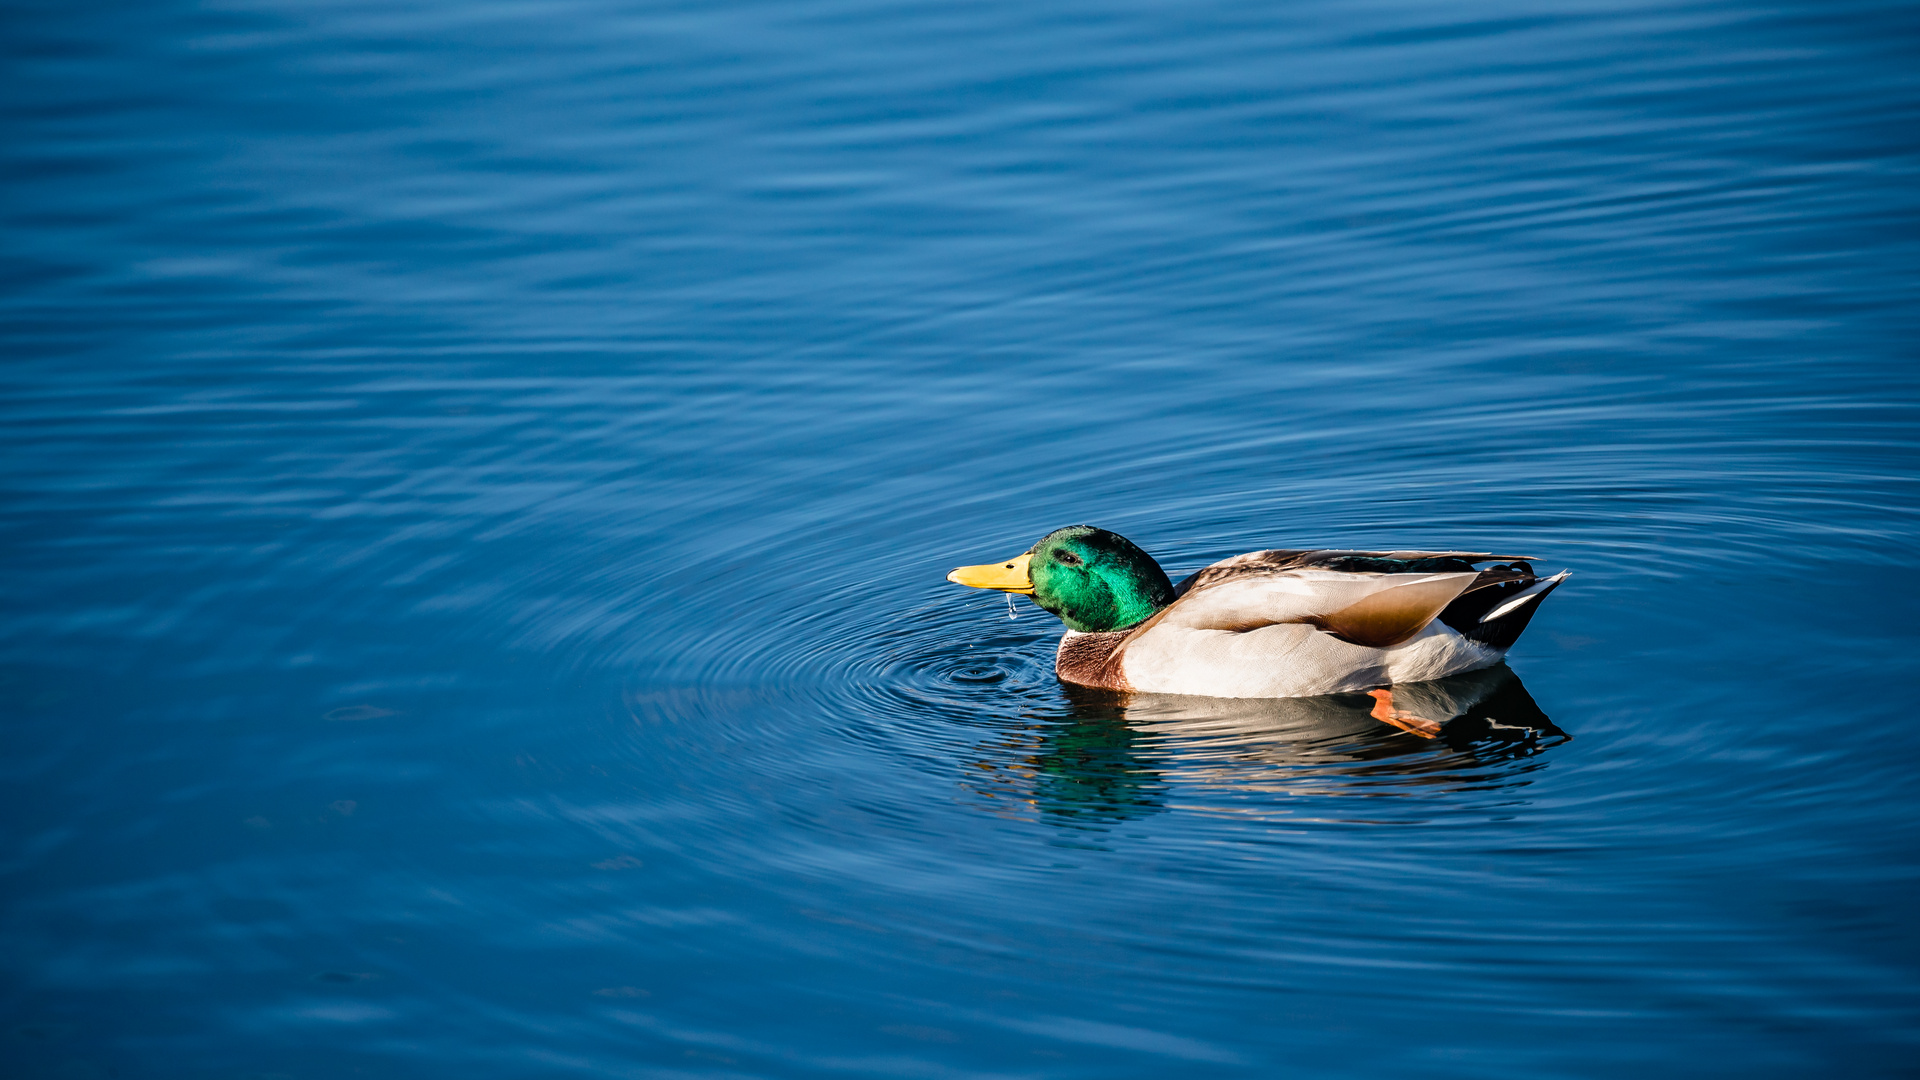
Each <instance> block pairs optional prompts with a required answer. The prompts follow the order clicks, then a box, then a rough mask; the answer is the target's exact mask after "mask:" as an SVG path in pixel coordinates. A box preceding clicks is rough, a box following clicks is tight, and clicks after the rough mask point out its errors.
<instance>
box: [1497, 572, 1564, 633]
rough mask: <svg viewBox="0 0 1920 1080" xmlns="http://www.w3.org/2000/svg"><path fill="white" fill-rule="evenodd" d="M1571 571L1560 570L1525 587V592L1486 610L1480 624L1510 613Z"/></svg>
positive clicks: (1558, 582)
mask: <svg viewBox="0 0 1920 1080" xmlns="http://www.w3.org/2000/svg"><path fill="white" fill-rule="evenodd" d="M1571 572H1572V571H1569V570H1562V571H1560V572H1559V573H1557V574H1555V575H1553V576H1552V577H1550V578H1547V579H1545V580H1543V581H1538V582H1535V583H1534V584H1533V586H1532V587H1531V588H1529V589H1527V590H1526V591H1525V592H1522V593H1521V594H1520V595H1518V596H1515V597H1514V598H1512V599H1511V600H1508V601H1507V602H1505V603H1503V604H1501V605H1500V606H1499V607H1496V608H1494V609H1493V610H1492V611H1489V612H1487V613H1486V614H1485V615H1482V616H1480V622H1481V624H1482V625H1484V624H1486V623H1490V622H1492V621H1493V620H1495V619H1498V618H1500V617H1501V616H1502V615H1508V614H1511V613H1512V612H1513V611H1514V610H1515V609H1516V608H1518V607H1519V606H1520V605H1522V604H1524V603H1526V602H1527V600H1528V598H1530V597H1532V596H1535V595H1537V594H1539V593H1543V592H1545V591H1547V590H1548V589H1551V588H1553V587H1554V586H1555V585H1558V584H1560V583H1561V582H1562V581H1565V580H1566V578H1567V575H1568V574H1569V573H1571Z"/></svg>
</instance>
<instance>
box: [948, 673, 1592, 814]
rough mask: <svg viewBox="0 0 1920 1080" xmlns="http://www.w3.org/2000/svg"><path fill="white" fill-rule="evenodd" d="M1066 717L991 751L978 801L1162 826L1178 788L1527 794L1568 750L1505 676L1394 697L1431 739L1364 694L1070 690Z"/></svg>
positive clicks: (1014, 735)
mask: <svg viewBox="0 0 1920 1080" xmlns="http://www.w3.org/2000/svg"><path fill="white" fill-rule="evenodd" d="M1062 690H1063V691H1064V693H1065V695H1066V702H1065V706H1066V707H1065V709H1064V710H1063V711H1062V712H1061V713H1056V714H1050V715H1049V714H1036V715H1034V716H1032V717H1031V720H1032V721H1033V723H1032V724H1031V725H1030V726H1028V727H1025V728H1023V729H1021V730H1019V731H1015V732H1010V733H1007V734H1005V735H1002V736H1001V737H999V738H996V739H994V740H992V741H990V742H988V743H986V744H984V745H983V746H982V748H981V749H982V750H983V751H985V753H984V754H983V759H982V760H980V761H978V762H976V766H977V769H978V770H979V771H978V772H976V773H975V774H974V775H975V778H976V783H975V785H974V786H975V789H976V790H978V791H979V792H980V793H981V794H983V795H988V796H990V797H992V798H994V799H995V800H996V801H998V802H999V804H1000V805H1003V806H1004V805H1008V803H1009V802H1012V803H1017V804H1025V805H1027V806H1030V807H1032V808H1034V809H1037V810H1038V811H1039V812H1040V814H1041V815H1042V816H1044V817H1045V818H1047V819H1049V820H1051V821H1054V822H1056V823H1059V824H1068V825H1072V824H1081V825H1091V826H1100V825H1109V824H1114V823H1118V822H1122V821H1128V820H1132V819H1137V818H1140V817H1144V816H1147V815H1150V814H1154V813H1157V812H1159V811H1160V810H1162V809H1164V808H1165V807H1166V805H1167V800H1168V797H1169V793H1170V792H1171V791H1172V790H1173V789H1174V788H1175V787H1182V788H1186V787H1195V788H1201V789H1215V790H1229V789H1230V790H1231V791H1232V792H1234V793H1235V794H1236V795H1246V794H1253V793H1259V792H1269V793H1274V794H1278V795H1293V796H1307V795H1341V794H1366V795H1391V794H1395V793H1406V794H1410V793H1413V792H1415V791H1431V790H1433V789H1435V788H1445V787H1472V788H1474V789H1478V790H1485V789H1488V788H1491V787H1500V786H1505V785H1510V784H1515V783H1522V782H1524V781H1523V780H1522V779H1521V777H1522V776H1523V775H1524V772H1525V771H1526V769H1525V767H1524V766H1522V765H1517V764H1516V763H1519V762H1523V761H1524V759H1527V758H1530V757H1532V756H1534V755H1536V754H1538V753H1540V752H1541V751H1542V750H1544V749H1546V748H1548V747H1551V746H1554V745H1557V744H1559V743H1561V742H1564V741H1565V740H1566V739H1567V738H1568V737H1569V736H1568V735H1567V734H1566V733H1565V732H1563V731H1561V730H1560V729H1559V728H1557V727H1555V726H1554V724H1553V721H1552V720H1549V719H1548V718H1547V715H1546V714H1545V713H1544V712H1542V711H1541V709H1540V706H1539V705H1538V704H1537V703H1536V702H1535V701H1534V700H1533V695H1531V694H1529V693H1528V692H1527V688H1526V687H1525V686H1524V685H1522V684H1521V682H1520V678H1519V676H1517V675H1515V674H1514V673H1513V671H1512V669H1510V668H1508V667H1507V666H1505V665H1504V664H1503V665H1501V666H1499V667H1495V668H1490V669H1488V670H1485V671H1476V672H1470V673H1468V674H1465V675H1456V676H1454V677H1453V678H1450V679H1442V680H1439V681H1436V682H1429V683H1417V684H1412V685H1406V686H1398V687H1395V688H1394V704H1395V705H1396V706H1397V707H1398V708H1401V709H1404V710H1407V711H1409V712H1414V713H1417V714H1419V715H1420V716H1424V717H1428V718H1431V719H1433V720H1438V721H1441V722H1442V725H1443V726H1442V728H1441V732H1440V736H1439V737H1438V738H1437V739H1424V738H1420V737H1418V736H1416V735H1413V734H1410V733H1407V732H1404V731H1401V730H1399V729H1397V728H1394V727H1390V726H1388V725H1387V724H1383V723H1381V722H1380V721H1379V720H1377V719H1375V718H1374V715H1373V709H1374V707H1375V702H1374V699H1372V698H1370V697H1367V696H1366V695H1364V694H1334V695H1329V696H1326V697H1313V698H1278V699H1257V700H1245V699H1228V698H1201V697H1177V696H1168V695H1154V694H1118V693H1113V692H1110V691H1102V690H1090V689H1085V688H1081V687H1074V686H1063V687H1062Z"/></svg>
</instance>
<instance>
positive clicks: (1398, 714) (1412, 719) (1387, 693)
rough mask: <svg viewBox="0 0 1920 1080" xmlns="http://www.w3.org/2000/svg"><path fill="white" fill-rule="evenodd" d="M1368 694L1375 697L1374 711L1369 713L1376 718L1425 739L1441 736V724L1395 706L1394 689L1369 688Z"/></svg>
mask: <svg viewBox="0 0 1920 1080" xmlns="http://www.w3.org/2000/svg"><path fill="white" fill-rule="evenodd" d="M1367 696H1368V697H1370V698H1372V699H1373V712H1372V713H1371V714H1369V715H1371V716H1372V717H1373V718H1374V719H1375V720H1378V721H1380V722H1382V723H1386V724H1392V725H1393V726H1394V727H1397V728H1399V729H1400V730H1401V731H1406V732H1410V733H1412V734H1414V735H1418V736H1420V737H1421V738H1423V739H1437V738H1439V737H1440V725H1439V724H1437V723H1435V722H1434V721H1432V720H1429V719H1427V718H1426V717H1424V716H1415V715H1414V714H1412V713H1410V712H1408V711H1407V710H1405V709H1396V708H1394V707H1393V691H1391V690H1369V691H1367Z"/></svg>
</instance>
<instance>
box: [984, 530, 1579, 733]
mask: <svg viewBox="0 0 1920 1080" xmlns="http://www.w3.org/2000/svg"><path fill="white" fill-rule="evenodd" d="M1535 561H1537V560H1535V559H1533V558H1531V557H1523V556H1513V555H1495V554H1491V553H1488V552H1474V551H1350V550H1344V549H1332V548H1326V549H1318V550H1309V549H1290V548H1271V549H1267V550H1263V551H1250V552H1247V553H1246V554H1244V555H1235V556H1234V557H1232V558H1230V559H1222V560H1221V561H1219V562H1216V563H1213V564H1212V565H1210V566H1206V567H1203V568H1201V569H1200V570H1198V571H1196V572H1194V573H1193V574H1191V575H1190V576H1188V577H1187V578H1186V579H1185V580H1183V581H1181V582H1180V583H1179V584H1177V585H1176V584H1174V582H1173V580H1172V579H1171V578H1170V577H1168V575H1167V572H1166V571H1165V570H1163V569H1161V567H1160V564H1159V563H1158V562H1157V561H1155V560H1154V558H1153V556H1151V555H1149V554H1147V553H1146V552H1145V551H1144V550H1142V549H1141V548H1140V547H1139V546H1138V545H1136V544H1134V543H1133V542H1132V541H1130V540H1128V539H1127V538H1126V537H1124V536H1121V535H1119V534H1118V533H1115V532H1110V531H1108V530H1106V529H1102V528H1097V527H1095V526H1092V525H1070V526H1067V527H1066V528H1062V529H1055V530H1054V531H1052V532H1050V533H1048V534H1047V535H1045V536H1043V537H1041V538H1040V539H1039V541H1038V542H1036V543H1035V544H1034V545H1033V546H1032V547H1030V548H1028V549H1027V550H1026V551H1025V552H1024V553H1022V554H1020V555H1016V556H1014V557H1013V558H1010V559H1004V560H1001V561H1000V562H993V563H983V564H980V565H978V566H962V567H957V568H955V569H954V570H953V571H952V572H951V573H949V574H948V575H947V580H948V581H951V582H953V583H955V584H957V585H965V586H968V587H970V588H975V589H993V590H998V591H1000V592H1006V593H1015V594H1020V595H1025V596H1028V597H1031V598H1032V600H1033V602H1034V603H1035V604H1037V605H1038V606H1039V607H1040V608H1042V609H1043V610H1045V611H1048V612H1051V613H1052V614H1054V615H1057V616H1059V618H1060V620H1061V622H1063V623H1065V624H1066V633H1065V634H1064V635H1063V636H1062V637H1061V639H1060V644H1059V647H1058V648H1057V649H1056V650H1055V653H1054V673H1055V674H1056V675H1057V676H1059V678H1060V680H1061V681H1062V682H1065V683H1071V684H1074V685H1077V686H1087V687H1096V688H1101V689H1106V690H1117V691H1124V692H1138V693H1147V694H1186V695H1195V696H1201V697H1218V698H1288V697H1311V696H1316V695H1320V694H1337V693H1369V694H1371V695H1372V696H1373V697H1374V699H1375V701H1376V705H1375V707H1374V711H1373V715H1374V716H1375V717H1376V718H1378V719H1381V720H1383V721H1385V722H1387V723H1390V724H1393V725H1394V726H1396V727H1400V728H1402V729H1404V730H1408V731H1412V732H1414V733H1415V734H1421V735H1427V736H1429V737H1431V736H1432V735H1435V734H1437V733H1438V728H1439V725H1438V724H1437V723H1435V722H1434V721H1431V720H1427V719H1426V718H1424V717H1421V716H1418V715H1417V714H1415V713H1413V712H1412V711H1410V710H1406V709H1401V708H1398V707H1396V706H1395V704H1394V701H1393V690H1392V688H1393V687H1394V686H1395V685H1398V684H1405V683H1417V682H1426V681H1429V680H1433V679H1441V678H1445V677H1447V676H1449V675H1457V674H1460V673H1462V672H1467V671H1475V670H1478V669H1480V668H1487V667H1492V666H1494V665H1495V664H1498V663H1500V662H1501V661H1502V660H1503V659H1505V657H1506V654H1507V650H1509V649H1511V648H1512V647H1513V643H1514V642H1515V641H1516V640H1518V639H1519V637H1520V634H1521V632H1522V631H1524V630H1525V629H1526V628H1527V624H1528V623H1529V622H1530V621H1531V620H1532V619H1533V615H1534V612H1535V611H1537V610H1539V607H1540V602H1541V601H1542V600H1545V599H1546V598H1547V596H1548V594H1550V593H1552V592H1553V590H1554V589H1556V588H1558V587H1559V585H1560V583H1561V582H1563V581H1565V580H1566V579H1567V574H1568V572H1567V571H1564V570H1563V571H1561V572H1560V573H1558V574H1554V575H1553V576H1551V577H1541V576H1539V575H1538V574H1536V573H1535V572H1534V569H1533V563H1534V562H1535ZM1402 714H1404V715H1402Z"/></svg>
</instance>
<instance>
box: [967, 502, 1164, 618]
mask: <svg viewBox="0 0 1920 1080" xmlns="http://www.w3.org/2000/svg"><path fill="white" fill-rule="evenodd" d="M947 580H948V581H952V582H957V583H958V584H961V585H971V586H973V587H974V588H976V589H999V590H1001V591H1003V592H1018V593H1027V594H1029V595H1031V596H1032V597H1033V602H1034V603H1036V604H1039V605H1040V606H1041V607H1043V608H1045V609H1046V610H1048V611H1051V612H1053V613H1054V614H1055V615H1058V616H1060V619H1061V621H1062V622H1064V623H1066V624H1067V626H1068V627H1070V628H1072V629H1074V630H1079V631H1082V632H1084V633H1103V632H1105V631H1109V630H1124V629H1126V628H1127V627H1129V626H1132V625H1134V624H1135V623H1137V622H1140V621H1141V620H1143V619H1145V618H1147V617H1148V616H1150V615H1152V614H1153V613H1154V612H1156V611H1159V610H1160V609H1161V608H1163V607H1166V606H1167V605H1168V604H1171V603H1173V582H1172V581H1170V580H1168V579H1167V572H1166V571H1165V570H1162V569H1160V564H1159V563H1157V562H1154V561H1153V556H1151V555H1148V554H1147V553H1146V552H1144V551H1142V550H1140V549H1139V548H1138V547H1136V546H1135V545H1134V544H1133V542H1132V541H1130V540H1128V539H1127V538H1126V537H1124V536H1121V535H1119V534H1118V533H1110V532H1108V531H1107V530H1105V529H1096V528H1094V527H1093V526H1091V525H1069V526H1068V527H1066V528H1064V529H1055V530H1054V531H1052V532H1050V533H1048V534H1047V535H1045V536H1043V537H1041V538H1040V542H1039V543H1037V544H1035V545H1033V547H1031V548H1028V549H1027V552H1026V554H1024V555H1020V556H1018V557H1017V558H1013V559H1008V560H1007V561H1005V562H1003V563H988V564H986V565H984V566H963V567H961V568H960V569H958V570H955V571H954V572H952V573H951V574H948V575H947Z"/></svg>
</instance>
